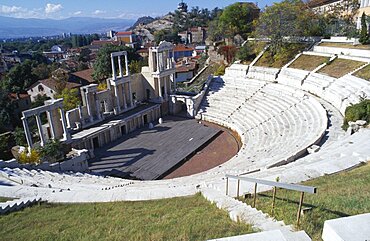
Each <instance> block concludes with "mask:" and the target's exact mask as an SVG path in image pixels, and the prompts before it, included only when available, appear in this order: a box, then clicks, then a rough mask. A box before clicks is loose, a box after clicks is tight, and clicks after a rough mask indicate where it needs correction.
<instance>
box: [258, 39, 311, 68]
mask: <svg viewBox="0 0 370 241" xmlns="http://www.w3.org/2000/svg"><path fill="white" fill-rule="evenodd" d="M306 47H307V45H306V44H297V43H290V44H285V45H284V46H283V48H282V49H281V50H280V52H279V53H277V54H275V55H274V56H272V55H271V52H270V48H269V49H267V51H266V52H265V53H264V54H263V55H262V57H261V58H260V59H259V60H258V61H257V62H256V64H255V65H256V66H262V67H273V68H281V67H283V66H284V65H286V64H287V63H289V61H291V60H292V59H293V58H294V57H295V56H296V55H297V54H299V53H300V52H302V51H303V50H304V49H305V48H306Z"/></svg>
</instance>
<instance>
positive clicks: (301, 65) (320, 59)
mask: <svg viewBox="0 0 370 241" xmlns="http://www.w3.org/2000/svg"><path fill="white" fill-rule="evenodd" d="M329 59H330V58H328V57H324V56H317V55H307V54H302V55H301V56H299V58H298V59H296V60H295V61H294V62H293V63H292V64H291V65H289V68H295V69H303V70H307V71H313V70H314V69H316V68H317V67H319V66H320V65H321V64H323V63H325V62H327V61H328V60H329Z"/></svg>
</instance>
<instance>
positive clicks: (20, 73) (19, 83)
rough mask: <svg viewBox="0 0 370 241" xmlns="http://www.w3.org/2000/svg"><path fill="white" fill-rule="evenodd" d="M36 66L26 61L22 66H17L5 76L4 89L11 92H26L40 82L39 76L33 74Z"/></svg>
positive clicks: (32, 62) (34, 63)
mask: <svg viewBox="0 0 370 241" xmlns="http://www.w3.org/2000/svg"><path fill="white" fill-rule="evenodd" d="M36 64H37V63H36V62H34V61H31V60H26V61H24V62H23V63H21V64H17V65H15V66H14V67H13V68H11V69H10V71H9V73H8V74H7V75H6V76H5V80H4V83H3V87H4V88H6V89H7V90H8V91H10V92H15V93H21V92H24V91H25V89H27V88H28V87H29V86H31V85H32V84H33V83H35V82H36V81H37V80H38V79H37V76H36V75H35V74H34V73H33V72H32V70H33V67H35V65H36Z"/></svg>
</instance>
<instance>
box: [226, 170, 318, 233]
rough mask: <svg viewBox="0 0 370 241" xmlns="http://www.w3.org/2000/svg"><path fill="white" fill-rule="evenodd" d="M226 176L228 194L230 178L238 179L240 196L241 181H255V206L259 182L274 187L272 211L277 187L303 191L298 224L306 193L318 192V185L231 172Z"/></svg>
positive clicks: (298, 219) (227, 191) (254, 204)
mask: <svg viewBox="0 0 370 241" xmlns="http://www.w3.org/2000/svg"><path fill="white" fill-rule="evenodd" d="M225 176H226V195H228V193H229V178H230V179H236V180H238V185H237V197H239V191H240V181H246V182H251V183H254V196H253V207H255V206H256V198H257V184H262V185H267V186H272V187H274V188H273V195H272V212H274V208H275V197H276V188H278V187H279V188H283V189H287V190H293V191H298V192H301V196H300V199H299V207H298V212H297V226H299V221H300V218H301V211H302V204H303V197H304V193H305V192H307V193H312V194H316V193H317V188H316V187H311V186H304V185H299V184H291V183H281V182H273V181H268V180H263V179H257V178H251V177H241V176H234V175H229V174H226V175H225Z"/></svg>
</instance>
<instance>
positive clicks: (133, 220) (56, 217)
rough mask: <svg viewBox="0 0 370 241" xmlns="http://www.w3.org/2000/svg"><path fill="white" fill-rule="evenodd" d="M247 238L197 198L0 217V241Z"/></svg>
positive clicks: (241, 227)
mask: <svg viewBox="0 0 370 241" xmlns="http://www.w3.org/2000/svg"><path fill="white" fill-rule="evenodd" d="M251 232H253V230H252V228H251V226H250V225H247V224H242V223H235V222H232V221H231V220H230V218H229V217H228V214H227V213H226V211H223V210H219V209H218V208H217V207H216V206H215V205H213V204H210V203H209V202H208V201H206V200H205V199H204V198H203V197H202V196H201V195H200V194H197V195H194V196H190V197H184V198H172V199H162V200H155V201H143V202H115V203H95V204H42V205H40V206H34V207H31V208H26V209H24V210H23V211H19V212H14V213H11V214H9V215H6V216H0V240H140V241H141V240H206V239H212V238H219V237H226V236H231V235H240V234H245V233H251Z"/></svg>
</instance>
